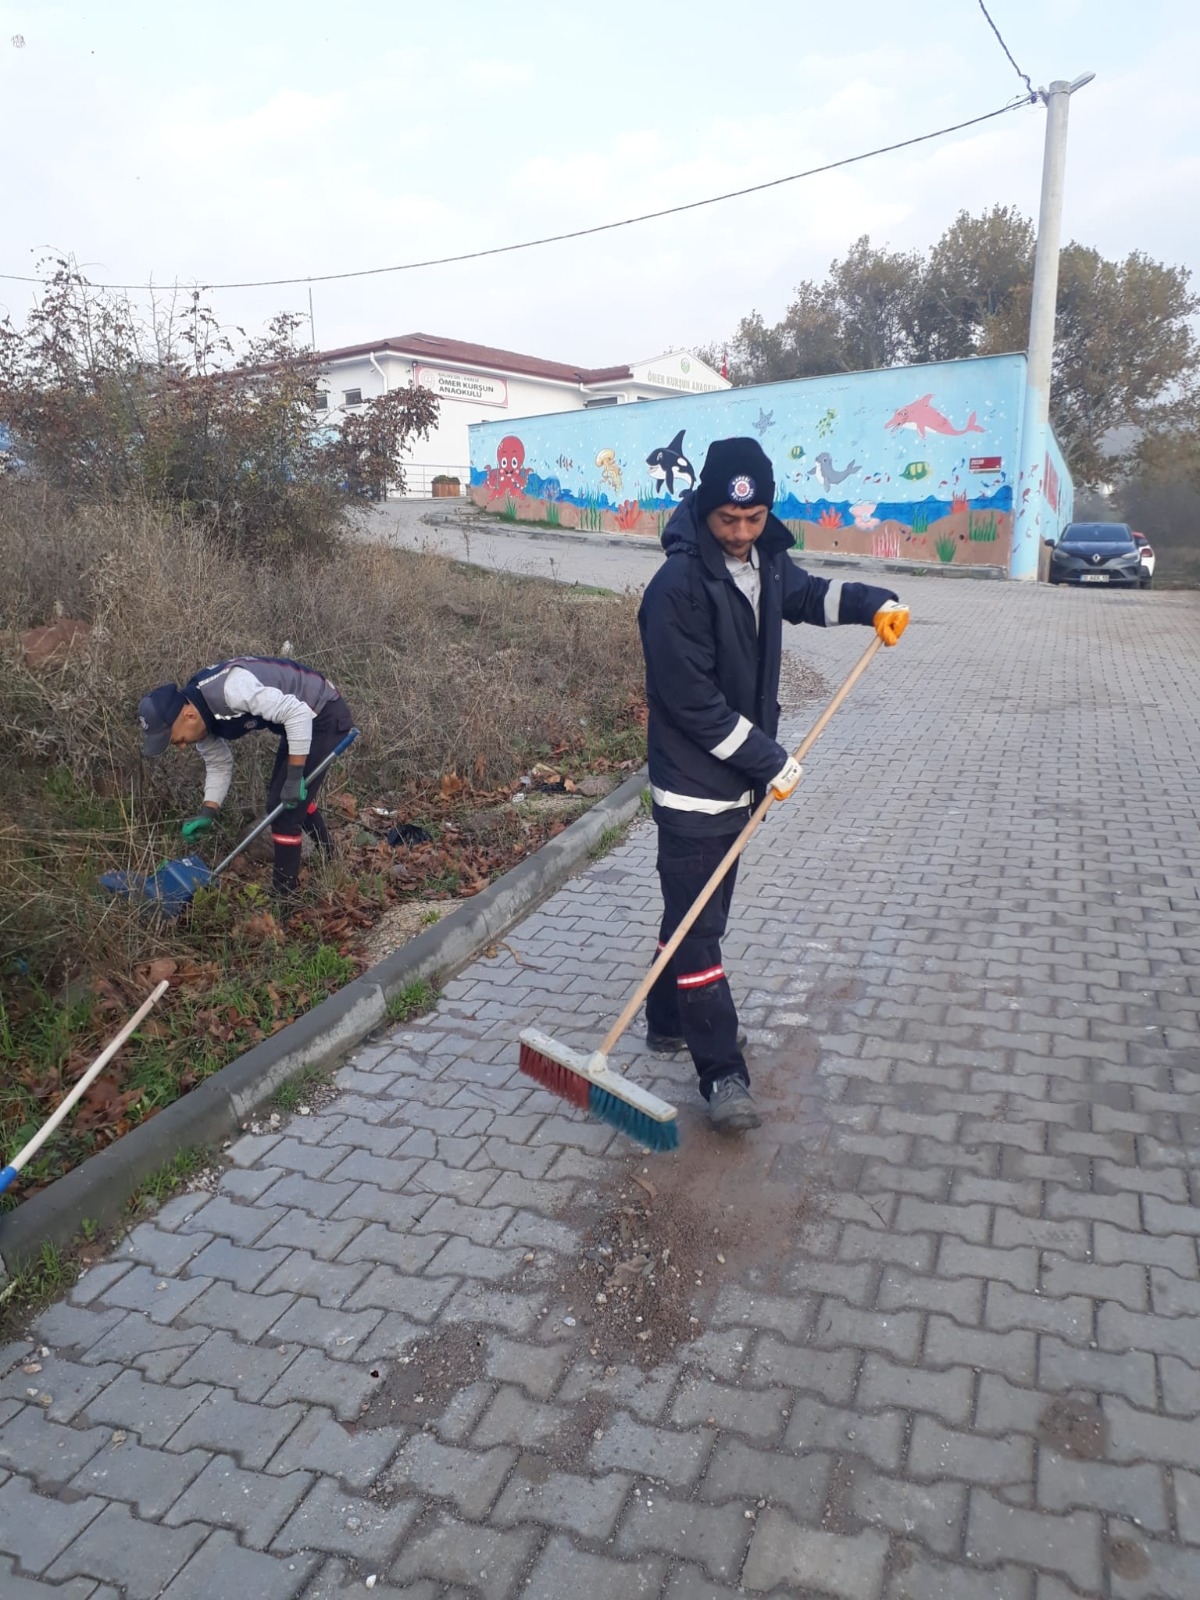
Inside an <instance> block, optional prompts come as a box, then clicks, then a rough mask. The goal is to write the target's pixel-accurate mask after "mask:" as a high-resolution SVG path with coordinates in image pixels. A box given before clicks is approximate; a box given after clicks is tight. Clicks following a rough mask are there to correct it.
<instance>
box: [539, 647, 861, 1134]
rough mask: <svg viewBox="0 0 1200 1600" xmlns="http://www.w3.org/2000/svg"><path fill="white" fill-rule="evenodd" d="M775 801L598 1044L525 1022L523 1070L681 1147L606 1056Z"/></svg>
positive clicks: (846, 687)
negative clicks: (575, 1042) (583, 1046)
mask: <svg viewBox="0 0 1200 1600" xmlns="http://www.w3.org/2000/svg"><path fill="white" fill-rule="evenodd" d="M882 643H883V640H882V639H879V638H876V639H872V641H871V643H870V644H869V645H868V646H867V648H866V650H864V651H863V654H862V656H861V657H860V658H859V660H858V662H857V664H856V665H855V667H854V669H853V671H852V672H851V673H850V674H849V676H848V677H847V678H846V681H845V682H844V683H843V684H842V686H841V688H840V689H839V690H838V691H837V693H836V694H835V695H834V697H833V699H832V700H831V701H830V702H829V704H828V705H827V706H826V707H825V710H824V711H823V712H822V713H821V715H820V717H819V718H818V719H817V721H816V723H815V724H814V726H813V727H812V729H811V730H810V732H809V733H808V734H807V735H806V736H805V738H804V739H803V741H802V742H801V744H800V745H799V747H798V748H797V750H796V753H795V758H794V759H795V760H796V761H803V760H804V757H805V756H806V755H807V754H808V752H809V751H810V750H811V749H812V747H813V745H814V744H816V742H817V740H818V739H819V738H820V737H821V734H822V733H823V732H824V730H825V727H826V724H827V723H828V722H829V719H830V718H831V717H832V716H833V714H834V712H835V711H836V710H837V708H838V707H839V706H840V705H841V703H842V701H843V700H844V699H845V698H846V696H847V695H848V694H849V693H850V691H851V689H853V687H854V685H855V684H856V683H857V682H858V680H859V678H861V677H862V675H863V673H864V672H865V671H866V670H867V667H868V666H869V664H870V661H871V658H872V656H873V655H874V654H875V652H876V651H877V650H878V649H879V648H880V646H881V645H882ZM774 802H775V796H774V794H773V793H772V792H771V790H770V789H768V790H767V792H766V795H765V796H764V798H763V799H762V800H761V801H760V803H759V805H758V807H757V808H756V809H755V811H754V813H753V815H752V816H751V818H750V820H749V822H747V824H746V826H745V827H744V828H743V829H742V831H741V833H739V834H738V836H737V838H736V839H735V840H734V841H733V843H732V844H731V845H730V847H729V849H728V850H727V851H726V853H725V856H724V859H723V860H722V861H721V863H720V864H719V865H718V867H717V868H716V870H715V871H714V872H713V875H712V877H711V878H710V879H709V880H708V882H707V883H706V884H705V885H704V887H703V889H701V891H700V893H699V894H698V895H697V896H696V899H695V901H694V902H693V903H692V905H691V907H690V908H689V910H688V912H687V915H686V916H685V917H684V919H683V921H682V922H681V923H680V924H679V926H678V927H677V928H676V929H675V932H674V933H673V934H672V935H671V937H670V938H669V939H668V940H667V942H666V944H664V945H663V947H662V949H661V950H660V951H659V953H658V955H657V957H656V958H655V962H654V965H653V966H652V967H651V968H650V971H649V972H648V973H647V974H646V976H645V977H644V978H643V979H642V981H641V982H640V983H639V984H638V986H637V988H636V989H635V990H634V991H633V993H632V995H630V997H629V1000H628V1002H627V1004H626V1006H625V1009H624V1011H622V1012H621V1015H620V1016H619V1017H618V1018H617V1020H616V1021H615V1022H614V1023H613V1025H612V1027H611V1028H610V1029H609V1030H608V1032H607V1034H606V1035H605V1036H604V1040H603V1042H602V1043H601V1045H600V1048H599V1050H593V1051H592V1053H591V1055H584V1054H583V1052H582V1051H580V1050H572V1049H571V1048H570V1047H569V1046H568V1045H565V1044H560V1043H559V1042H558V1041H557V1040H556V1039H552V1038H551V1037H550V1036H549V1034H546V1033H540V1032H539V1031H538V1030H537V1029H536V1028H526V1029H525V1030H524V1031H523V1032H522V1034H521V1054H520V1061H519V1063H518V1064H519V1067H520V1070H521V1071H522V1072H524V1073H525V1074H526V1075H527V1076H528V1077H530V1078H534V1079H535V1080H536V1081H537V1082H538V1083H540V1084H541V1085H542V1086H543V1088H546V1089H549V1090H550V1091H551V1092H552V1093H553V1094H556V1095H559V1096H560V1097H561V1098H562V1099H563V1100H568V1101H569V1102H570V1103H571V1104H572V1105H575V1106H579V1107H580V1109H581V1110H584V1111H589V1112H590V1113H591V1114H592V1116H593V1117H598V1118H599V1119H600V1121H601V1122H608V1123H610V1124H611V1125H612V1126H613V1127H614V1128H618V1129H620V1131H621V1132H622V1133H627V1134H628V1135H629V1137H630V1138H631V1139H635V1140H636V1141H637V1142H638V1144H641V1145H645V1146H646V1148H647V1149H649V1150H674V1149H676V1148H677V1146H678V1144H679V1113H678V1112H677V1111H676V1109H675V1107H674V1106H672V1105H668V1103H667V1102H666V1101H665V1100H660V1099H659V1098H658V1096H657V1095H656V1094H651V1093H650V1092H649V1090H647V1089H639V1088H638V1086H637V1084H636V1083H630V1081H629V1079H628V1078H626V1077H625V1076H624V1074H623V1073H620V1072H616V1071H614V1070H613V1068H612V1067H610V1066H609V1064H608V1057H609V1054H610V1053H611V1051H612V1050H613V1048H614V1046H615V1045H616V1043H617V1041H618V1039H620V1037H621V1035H622V1034H623V1033H624V1032H625V1030H626V1028H627V1027H628V1026H629V1024H630V1023H631V1022H632V1021H633V1019H634V1016H635V1015H636V1014H637V1009H638V1007H639V1006H640V1005H641V1003H642V1001H643V1000H644V999H645V998H646V996H647V995H648V994H649V993H650V990H651V989H652V988H653V987H654V985H655V983H656V982H657V981H658V977H659V975H660V973H661V972H662V971H663V970H664V968H665V967H666V966H667V964H668V962H669V961H670V960H671V958H672V956H673V955H674V954H675V952H676V950H678V948H679V946H680V944H681V943H682V942H683V939H684V937H685V936H686V934H687V932H688V929H689V928H690V927H691V926H692V924H693V922H695V920H696V918H697V917H698V916H699V915H700V913H701V911H703V909H704V907H705V906H706V905H707V904H708V902H709V900H710V899H711V898H712V896H713V895H714V894H715V893H716V891H717V888H718V886H719V885H720V883H721V881H722V879H723V878H724V877H725V874H726V873H727V872H728V871H729V869H730V867H731V866H732V865H733V863H734V862H735V861H736V860H737V858H738V857H739V856H740V855H741V853H742V851H743V850H744V849H745V848H746V845H747V844H748V843H749V841H750V836H751V835H752V834H753V833H754V831H755V829H756V828H757V827H758V825H759V823H760V822H761V821H762V820H763V818H764V817H765V816H766V814H767V812H768V811H769V810H770V809H771V806H772V805H773V804H774Z"/></svg>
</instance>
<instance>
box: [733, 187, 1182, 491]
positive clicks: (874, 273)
mask: <svg viewBox="0 0 1200 1600" xmlns="http://www.w3.org/2000/svg"><path fill="white" fill-rule="evenodd" d="M1034 245H1035V237H1034V230H1033V226H1032V224H1031V223H1030V222H1029V220H1028V219H1027V218H1025V217H1023V216H1021V214H1020V213H1019V212H1018V211H1016V210H1014V209H1013V208H1011V207H1008V206H993V207H992V209H991V210H990V211H985V212H984V213H982V215H980V216H978V217H972V216H970V215H969V214H968V213H967V212H961V213H960V214H959V215H958V217H956V218H955V220H954V222H953V223H951V225H950V227H949V228H947V230H946V231H945V233H944V234H943V235H942V236H941V238H940V239H939V240H938V241H937V242H936V244H934V246H933V247H932V249H931V250H930V252H929V254H928V257H927V258H922V257H921V256H918V255H913V254H905V253H899V252H889V251H887V250H879V249H875V248H873V247H872V245H871V243H870V240H869V239H868V238H866V237H863V238H861V239H859V240H857V241H856V242H855V244H854V246H853V247H852V248H851V250H850V251H849V253H848V254H847V255H846V257H845V258H844V259H843V260H841V261H834V262H833V263H832V264H831V266H830V269H829V274H828V276H827V278H826V279H825V281H824V282H823V283H813V282H811V281H805V282H803V283H801V284H800V285H799V286H798V287H797V289H796V295H795V299H794V300H793V302H792V304H791V305H790V306H789V307H788V309H787V311H786V312H785V314H784V316H783V318H782V319H781V320H780V321H779V322H778V323H776V324H775V325H773V326H772V325H770V324H768V323H767V322H766V321H765V319H764V318H763V316H762V314H761V313H760V312H757V311H755V312H752V313H751V315H750V316H749V317H745V318H743V319H742V321H741V323H740V324H739V325H738V328H737V330H736V332H735V333H734V336H733V338H732V339H731V341H730V342H729V346H728V350H729V358H730V359H729V365H730V376H731V378H732V379H733V381H734V383H739V384H741V383H766V382H774V381H777V380H779V379H782V378H800V377H812V376H817V375H819V374H822V373H833V372H848V371H863V370H867V369H870V368H873V367H881V366H894V365H898V364H900V363H902V362H907V361H943V360H949V359H952V358H955V357H963V356H973V355H991V354H997V353H1000V352H1003V351H1011V350H1024V349H1025V347H1026V343H1027V340H1028V330H1029V308H1030V300H1031V296H1032V283H1033V259H1034ZM1198 309H1200V300H1198V299H1197V297H1196V295H1194V294H1193V293H1192V290H1191V287H1190V282H1189V273H1188V271H1187V269H1186V268H1184V267H1172V266H1167V265H1165V264H1163V263H1162V262H1158V261H1153V260H1151V259H1150V258H1149V257H1148V256H1146V255H1145V254H1143V253H1141V252H1140V251H1135V252H1133V253H1132V254H1131V255H1129V256H1127V257H1126V258H1125V260H1123V261H1109V260H1106V259H1105V257H1103V256H1102V255H1101V254H1100V252H1099V251H1097V250H1094V249H1091V248H1089V247H1087V246H1084V245H1080V244H1075V243H1072V244H1069V245H1067V246H1066V248H1065V249H1064V250H1063V252H1062V257H1061V262H1060V269H1059V289H1058V308H1057V327H1056V343H1055V355H1054V370H1053V377H1052V384H1051V419H1052V421H1053V424H1054V429H1055V432H1056V434H1057V435H1058V438H1059V440H1060V442H1061V444H1062V446H1063V450H1064V452H1065V454H1066V457H1067V460H1068V463H1069V464H1070V467H1071V471H1072V473H1073V475H1074V477H1075V479H1076V482H1077V483H1078V484H1079V485H1081V486H1088V485H1093V484H1097V483H1100V482H1102V481H1104V480H1105V479H1106V478H1109V477H1111V476H1112V475H1113V473H1114V470H1116V469H1117V468H1119V465H1120V463H1119V461H1114V458H1113V453H1112V435H1113V431H1114V430H1115V429H1119V428H1133V429H1135V430H1140V429H1144V428H1146V427H1153V426H1155V425H1156V424H1159V423H1161V422H1162V421H1164V419H1167V418H1169V417H1170V416H1171V414H1172V411H1173V408H1175V407H1177V406H1178V404H1179V403H1180V401H1181V398H1182V397H1186V396H1187V395H1188V394H1189V393H1190V392H1192V391H1193V390H1194V389H1195V387H1196V385H1197V382H1198V380H1200V345H1198V344H1197V339H1196V334H1195V331H1194V328H1193V325H1192V318H1193V317H1194V316H1195V314H1196V312H1197V310H1198ZM720 352H721V347H720V346H712V347H710V349H709V353H708V358H709V359H710V360H711V359H713V357H714V356H715V357H716V358H717V361H718V364H719V357H720Z"/></svg>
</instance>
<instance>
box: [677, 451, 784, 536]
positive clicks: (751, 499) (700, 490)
mask: <svg viewBox="0 0 1200 1600" xmlns="http://www.w3.org/2000/svg"><path fill="white" fill-rule="evenodd" d="M774 502H775V470H774V468H773V467H772V466H771V463H770V460H769V459H768V457H767V453H766V451H765V450H764V449H763V447H762V445H760V444H759V442H758V440H757V439H714V440H713V442H712V444H710V445H709V447H708V454H707V455H706V456H705V458H704V466H703V467H702V468H701V470H700V481H699V483H698V484H697V485H696V514H697V515H698V516H700V517H707V516H708V514H709V512H710V511H715V510H716V508H717V507H718V506H730V505H732V506H766V507H768V509H769V508H770V507H771V506H772V505H773V504H774Z"/></svg>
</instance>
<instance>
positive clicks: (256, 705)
mask: <svg viewBox="0 0 1200 1600" xmlns="http://www.w3.org/2000/svg"><path fill="white" fill-rule="evenodd" d="M138 717H139V720H140V722H141V725H142V735H143V737H142V754H143V755H145V756H160V755H162V753H163V751H164V750H166V748H167V746H168V745H195V746H196V749H197V750H198V752H199V753H200V756H201V757H202V759H203V761H204V772H205V778H204V799H203V802H202V803H201V806H200V810H199V811H198V812H197V814H196V815H195V816H194V817H189V818H188V820H187V821H186V822H185V823H184V824H183V826H182V828H181V830H180V831H181V832H182V834H183V837H184V838H185V839H187V840H188V841H189V843H190V841H191V840H193V839H195V838H196V837H197V836H198V835H199V834H201V833H203V831H204V830H205V829H206V828H211V827H212V825H213V822H214V820H215V819H216V816H217V813H218V812H219V811H220V809H221V804H222V802H223V801H224V799H225V796H226V795H227V794H228V793H229V785H230V783H231V782H232V781H233V751H232V749H231V748H230V746H231V744H232V742H233V741H234V740H235V739H241V738H242V737H243V736H244V735H246V734H248V733H257V732H259V731H260V730H264V731H266V732H268V733H274V734H276V735H277V736H278V739H279V748H278V750H277V751H276V754H275V767H274V770H273V772H272V773H271V783H270V787H269V789H268V792H267V809H268V810H272V809H273V808H274V807H275V806H277V805H278V804H279V803H280V801H283V802H284V803H285V804H286V806H287V809H286V810H285V811H281V812H280V814H279V816H278V817H276V819H275V821H274V823H273V824H272V828H271V837H272V840H273V842H274V845H275V864H274V872H273V875H272V888H273V890H274V893H275V895H276V897H277V898H278V899H280V900H282V901H284V902H286V901H288V900H289V899H291V898H292V897H293V896H294V894H295V892H296V885H297V881H298V879H299V875H300V852H301V843H302V836H303V835H304V834H305V833H308V834H311V836H312V838H313V839H314V840H315V842H316V844H317V845H318V846H319V847H320V849H321V850H322V851H323V852H324V853H325V854H326V855H329V854H331V852H332V849H333V841H332V839H331V838H330V836H329V829H328V827H327V826H326V824H325V818H324V817H323V816H322V815H321V813H320V812H319V811H318V810H317V798H316V797H317V791H318V790H319V789H320V787H321V782H322V778H323V777H324V774H321V776H320V777H317V778H315V779H313V781H312V783H311V784H310V783H309V782H308V781H307V780H306V777H305V774H306V773H307V772H309V771H311V770H312V768H313V767H315V766H317V765H318V764H319V763H320V762H321V761H323V760H324V758H325V757H326V756H327V755H328V754H329V752H330V751H331V750H332V749H333V748H334V746H335V745H336V744H337V743H338V742H339V741H340V740H341V738H342V737H343V735H345V734H346V733H348V732H349V731H350V728H351V726H352V725H353V719H352V718H351V715H350V710H349V707H348V706H347V705H346V702H345V701H344V700H343V699H342V697H341V695H340V694H339V693H338V691H337V690H336V689H335V688H334V686H333V684H332V683H330V681H329V679H328V678H326V677H323V676H322V675H321V673H319V672H317V671H315V670H314V669H313V668H312V667H306V666H304V665H302V664H301V663H300V662H299V661H290V660H288V659H287V658H286V657H279V658H275V657H270V656H234V657H233V658H232V659H231V660H229V661H219V662H217V664H216V665H215V666H212V667H205V668H204V669H203V670H202V671H200V672H197V673H196V674H195V676H194V677H191V678H189V679H188V681H187V682H186V683H185V684H184V686H183V688H182V689H180V688H179V687H178V686H177V685H176V684H174V683H163V684H160V685H159V686H158V688H157V689H152V690H151V691H150V693H149V694H148V695H145V696H144V697H143V699H142V701H141V704H140V705H139V706H138Z"/></svg>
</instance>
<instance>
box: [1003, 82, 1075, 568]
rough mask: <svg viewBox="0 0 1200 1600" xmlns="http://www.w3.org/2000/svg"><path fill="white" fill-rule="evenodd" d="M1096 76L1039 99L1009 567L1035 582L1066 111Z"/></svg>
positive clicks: (1043, 92)
mask: <svg viewBox="0 0 1200 1600" xmlns="http://www.w3.org/2000/svg"><path fill="white" fill-rule="evenodd" d="M1095 76H1096V74H1095V73H1094V72H1085V73H1084V74H1083V76H1082V77H1080V78H1076V79H1075V81H1074V82H1073V83H1067V82H1066V81H1065V80H1064V79H1062V78H1058V79H1056V80H1055V81H1054V82H1053V83H1052V84H1051V85H1050V87H1049V88H1048V89H1039V90H1038V98H1039V99H1040V100H1042V101H1044V102H1045V106H1046V152H1045V155H1044V156H1043V158H1042V200H1041V206H1040V209H1039V211H1038V231H1037V254H1036V255H1035V257H1034V263H1033V305H1032V307H1031V308H1030V313H1029V354H1028V357H1027V372H1026V379H1025V408H1024V415H1023V418H1022V422H1021V460H1020V470H1019V473H1018V476H1017V488H1016V496H1017V503H1016V506H1015V507H1014V511H1015V516H1014V521H1013V547H1012V561H1011V564H1010V567H1009V576H1010V577H1012V578H1023V579H1025V580H1026V581H1028V582H1036V581H1037V575H1038V552H1039V550H1040V549H1041V545H1042V537H1043V533H1042V530H1043V526H1044V521H1043V515H1042V512H1043V506H1044V495H1045V483H1044V481H1043V479H1044V474H1045V467H1046V446H1047V442H1048V431H1049V427H1050V373H1051V366H1052V363H1053V359H1054V312H1055V308H1056V306H1057V303H1058V253H1059V248H1060V245H1061V242H1062V210H1063V185H1064V179H1065V176H1066V167H1067V113H1068V111H1069V109H1070V104H1071V96H1072V95H1073V94H1074V93H1075V91H1076V89H1082V88H1083V86H1084V84H1086V83H1091V81H1092V79H1093V78H1094V77H1095Z"/></svg>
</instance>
